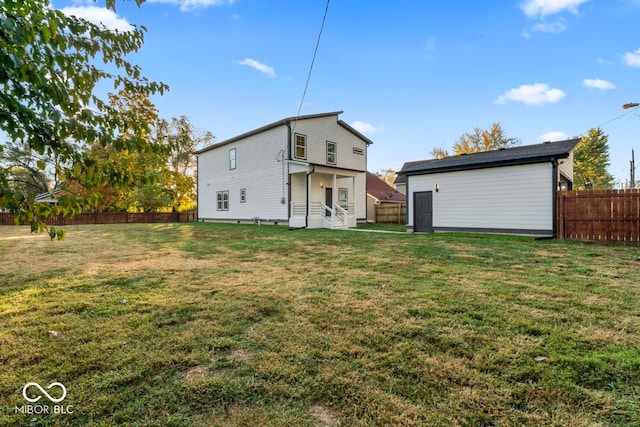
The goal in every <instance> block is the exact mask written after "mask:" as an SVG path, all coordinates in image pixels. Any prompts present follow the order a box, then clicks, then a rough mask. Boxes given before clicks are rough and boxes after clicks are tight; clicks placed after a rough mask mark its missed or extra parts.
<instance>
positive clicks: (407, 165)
mask: <svg viewBox="0 0 640 427" xmlns="http://www.w3.org/2000/svg"><path fill="white" fill-rule="evenodd" d="M428 161H429V160H416V161H415V162H404V164H403V165H402V169H400V172H402V171H404V170H407V169H409V168H410V167H413V166H415V165H419V164H420V163H424V162H428ZM400 172H398V174H397V175H396V179H395V180H394V181H393V183H394V184H395V185H398V184H406V183H407V176H406V175H403V174H401V173H400Z"/></svg>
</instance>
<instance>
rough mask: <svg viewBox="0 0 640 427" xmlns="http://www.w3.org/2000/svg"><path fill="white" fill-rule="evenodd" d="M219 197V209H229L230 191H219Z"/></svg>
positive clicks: (217, 195)
mask: <svg viewBox="0 0 640 427" xmlns="http://www.w3.org/2000/svg"><path fill="white" fill-rule="evenodd" d="M216 197H217V209H218V210H219V211H228V210H229V191H218V192H217V193H216Z"/></svg>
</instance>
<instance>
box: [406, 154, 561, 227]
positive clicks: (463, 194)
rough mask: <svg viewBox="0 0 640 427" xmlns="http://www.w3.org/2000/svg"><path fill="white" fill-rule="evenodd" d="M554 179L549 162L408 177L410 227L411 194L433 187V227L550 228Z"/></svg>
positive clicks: (410, 220)
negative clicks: (437, 187)
mask: <svg viewBox="0 0 640 427" xmlns="http://www.w3.org/2000/svg"><path fill="white" fill-rule="evenodd" d="M552 177H553V169H552V166H551V163H540V164H531V165H518V166H505V167H495V168H487V169H475V170H468V171H457V172H443V173H435V174H426V175H414V176H408V177H407V179H408V189H409V192H410V194H409V195H408V197H407V200H408V201H409V209H408V212H407V214H408V225H410V226H412V225H413V224H414V221H413V204H412V201H413V193H414V192H419V191H432V192H433V226H434V227H435V228H437V227H452V228H483V229H495V230H499V229H505V230H549V231H551V230H553V180H552ZM436 184H438V185H439V188H440V189H439V191H438V192H436V191H435V186H436Z"/></svg>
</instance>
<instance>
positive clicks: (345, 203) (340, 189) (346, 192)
mask: <svg viewBox="0 0 640 427" xmlns="http://www.w3.org/2000/svg"><path fill="white" fill-rule="evenodd" d="M342 192H344V194H345V196H346V197H345V199H344V204H342V203H341V200H340V196H341V193H342ZM338 205H339V206H340V207H342V208H343V209H348V208H349V189H348V188H338Z"/></svg>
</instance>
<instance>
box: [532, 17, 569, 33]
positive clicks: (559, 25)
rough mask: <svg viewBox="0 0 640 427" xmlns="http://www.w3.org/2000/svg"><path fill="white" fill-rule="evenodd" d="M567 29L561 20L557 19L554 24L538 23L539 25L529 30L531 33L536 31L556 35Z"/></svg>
mask: <svg viewBox="0 0 640 427" xmlns="http://www.w3.org/2000/svg"><path fill="white" fill-rule="evenodd" d="M566 29H567V26H566V24H565V22H564V20H562V19H558V20H557V21H556V22H551V23H546V22H540V23H539V24H536V25H534V26H533V27H532V28H531V31H536V32H539V33H552V34H558V33H561V32H563V31H564V30H566Z"/></svg>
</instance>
